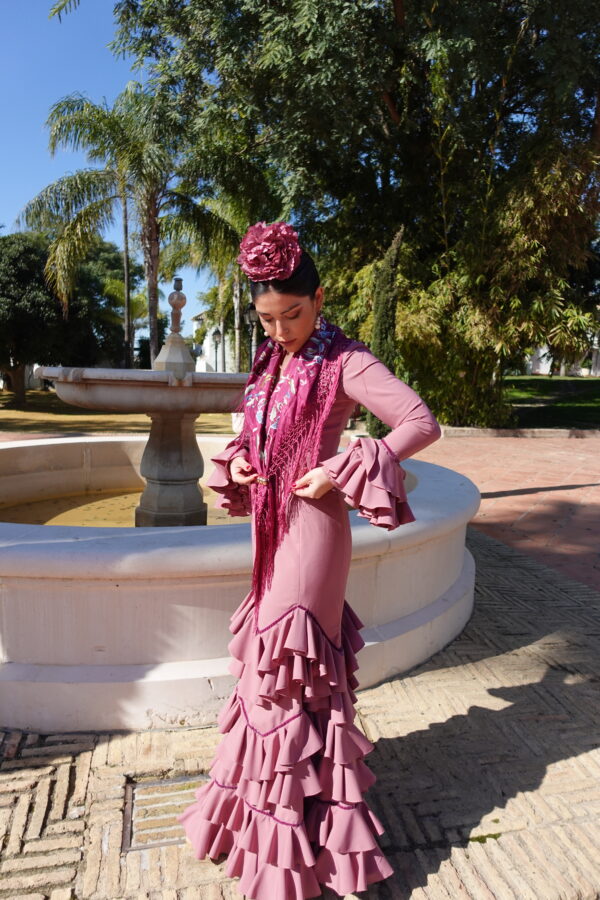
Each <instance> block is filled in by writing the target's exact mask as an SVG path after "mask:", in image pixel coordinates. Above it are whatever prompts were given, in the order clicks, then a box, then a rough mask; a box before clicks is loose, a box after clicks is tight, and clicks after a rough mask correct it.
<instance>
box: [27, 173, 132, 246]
mask: <svg viewBox="0 0 600 900" xmlns="http://www.w3.org/2000/svg"><path fill="white" fill-rule="evenodd" d="M117 199H118V185H117V183H116V177H115V173H114V172H113V171H111V170H109V169H81V170H80V171H79V172H75V173H74V174H72V175H65V176H63V177H62V178H59V179H58V180H57V181H54V182H53V183H52V184H49V185H48V186H47V187H45V188H44V189H43V190H42V191H40V193H39V194H38V195H37V196H36V197H34V198H33V200H31V201H30V202H29V203H28V204H27V206H26V207H25V209H24V210H23V212H22V213H21V214H20V216H19V217H18V219H17V224H18V226H19V227H23V225H27V226H28V227H29V228H37V229H39V230H42V231H43V230H45V229H47V228H50V229H54V228H55V227H56V224H57V222H62V223H64V224H66V223H68V222H70V221H71V220H72V219H73V218H74V217H75V216H76V215H77V214H78V213H79V212H80V211H81V210H83V209H85V208H86V206H88V204H90V203H98V202H101V203H112V202H114V201H116V200H117Z"/></svg>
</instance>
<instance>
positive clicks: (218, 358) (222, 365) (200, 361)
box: [192, 313, 235, 372]
mask: <svg viewBox="0 0 600 900" xmlns="http://www.w3.org/2000/svg"><path fill="white" fill-rule="evenodd" d="M192 321H193V322H194V323H195V327H196V328H199V327H201V326H202V325H203V323H204V314H203V313H199V314H198V315H197V316H192ZM194 349H195V356H196V372H235V347H234V342H233V338H232V336H231V335H229V334H227V333H225V334H223V332H222V331H221V328H220V327H219V326H218V325H211V327H210V328H209V329H208V331H207V332H206V335H205V337H204V341H203V342H202V344H196V345H195V348H194Z"/></svg>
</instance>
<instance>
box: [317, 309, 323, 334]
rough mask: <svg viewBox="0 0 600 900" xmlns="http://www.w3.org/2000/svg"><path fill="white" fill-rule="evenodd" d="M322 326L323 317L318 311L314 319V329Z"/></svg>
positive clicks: (319, 328)
mask: <svg viewBox="0 0 600 900" xmlns="http://www.w3.org/2000/svg"><path fill="white" fill-rule="evenodd" d="M322 327H323V317H322V316H321V314H320V313H319V315H318V316H317V318H316V319H315V330H316V331H320V330H321V328H322Z"/></svg>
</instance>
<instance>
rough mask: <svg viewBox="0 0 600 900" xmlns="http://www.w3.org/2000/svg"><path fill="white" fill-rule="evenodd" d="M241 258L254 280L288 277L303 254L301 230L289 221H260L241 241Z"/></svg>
mask: <svg viewBox="0 0 600 900" xmlns="http://www.w3.org/2000/svg"><path fill="white" fill-rule="evenodd" d="M240 250H241V253H240V255H239V256H238V258H237V262H238V263H239V265H240V266H241V268H242V272H243V273H244V274H245V275H247V276H248V278H249V279H250V280H251V281H273V280H277V281H285V279H286V278H289V277H290V275H291V274H292V272H293V271H294V269H296V268H297V266H298V264H299V262H300V259H301V257H302V248H301V247H300V244H299V243H298V234H297V232H296V231H294V229H293V228H292V226H291V225H288V224H287V223H286V222H273V223H272V224H271V225H267V223H266V222H257V223H256V225H251V226H250V228H249V229H248V231H247V232H246V234H245V235H244V237H243V238H242V242H241V244H240Z"/></svg>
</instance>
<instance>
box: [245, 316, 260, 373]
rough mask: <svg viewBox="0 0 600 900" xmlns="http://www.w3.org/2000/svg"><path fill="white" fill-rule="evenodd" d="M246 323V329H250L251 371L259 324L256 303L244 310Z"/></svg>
mask: <svg viewBox="0 0 600 900" xmlns="http://www.w3.org/2000/svg"><path fill="white" fill-rule="evenodd" d="M244 322H245V323H246V328H247V329H248V351H249V354H250V365H249V367H248V368H250V369H251V368H252V360H253V359H254V354H255V353H256V326H257V324H258V313H257V312H256V307H255V306H254V303H249V304H248V306H247V307H246V309H245V310H244Z"/></svg>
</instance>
